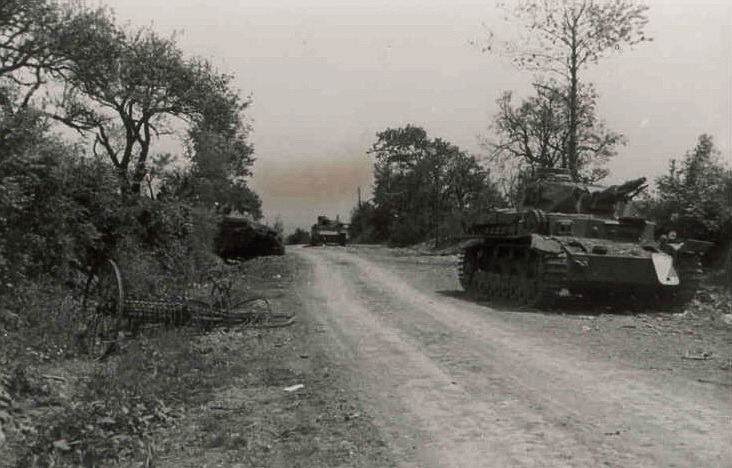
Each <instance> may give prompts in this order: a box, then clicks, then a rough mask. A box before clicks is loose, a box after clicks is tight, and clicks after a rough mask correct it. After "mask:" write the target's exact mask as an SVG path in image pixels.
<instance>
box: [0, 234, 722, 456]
mask: <svg viewBox="0 0 732 468" xmlns="http://www.w3.org/2000/svg"><path fill="white" fill-rule="evenodd" d="M456 263H457V258H456V257H455V256H450V255H446V256H429V255H417V254H416V253H415V252H414V251H410V250H405V249H388V248H385V247H373V246H348V247H335V246H327V247H290V248H288V254H287V255H286V256H284V257H265V258H259V259H255V260H252V261H250V262H247V263H245V264H243V265H241V266H239V267H238V268H239V269H238V270H237V271H238V272H239V273H238V277H237V278H236V281H235V282H234V284H233V288H234V292H235V293H236V294H238V295H244V296H247V295H263V296H265V297H267V298H268V299H269V300H270V302H271V304H272V308H273V309H274V311H275V312H278V313H288V314H292V315H294V316H295V317H296V321H295V323H294V324H293V325H291V326H288V327H284V328H254V327H251V326H246V327H232V328H230V329H219V330H215V331H212V332H209V333H190V332H186V333H187V334H186V335H185V336H184V338H183V340H182V341H183V345H184V346H185V347H186V349H187V350H188V351H189V352H190V353H192V354H188V356H192V358H195V359H196V360H197V359H199V358H200V359H201V363H202V364H201V366H205V369H197V368H196V366H192V365H189V366H188V367H186V368H185V372H188V373H197V372H201V373H202V375H204V374H205V379H195V378H187V379H184V380H183V381H185V382H191V388H188V389H187V391H188V393H190V394H191V395H196V394H197V395H198V397H196V398H187V399H185V401H184V402H183V403H179V404H177V405H174V404H173V403H169V402H166V404H165V405H168V406H169V407H170V408H169V409H168V408H167V407H166V406H165V405H163V410H164V411H163V412H164V413H165V417H164V418H162V420H160V421H159V423H157V424H151V425H150V427H149V430H148V432H147V434H146V437H145V440H146V441H147V442H146V444H147V445H146V447H147V455H146V456H144V457H142V458H140V457H137V458H125V457H122V458H121V461H120V462H119V463H118V464H117V465H116V466H120V467H122V466H157V467H171V468H172V467H219V466H221V467H336V466H338V467H389V466H399V467H483V466H485V467H504V466H542V467H544V466H557V467H565V466H570V467H571V466H577V467H586V466H617V467H629V466H637V467H640V466H642V467H647V466H664V467H666V466H679V467H687V466H715V467H716V466H720V467H722V466H732V453H731V451H730V447H732V326H731V325H730V324H728V323H726V322H725V314H730V312H732V311H731V310H726V309H720V308H717V309H710V308H704V307H703V306H701V305H694V306H692V307H690V308H689V309H688V310H687V311H685V312H683V313H679V312H668V311H652V312H649V311H640V312H639V311H634V312H630V311H623V310H608V309H606V308H599V309H588V308H587V306H586V305H580V306H577V305H570V304H568V305H567V308H566V309H565V310H563V311H552V312H542V311H538V310H535V309H530V308H524V307H516V306H514V305H511V304H496V303H490V302H486V301H483V300H481V298H479V297H471V296H469V295H466V294H465V293H463V292H461V290H460V287H459V285H458V283H457V280H456V275H455V266H456ZM161 336H163V337H164V336H165V335H161ZM151 339H157V340H158V341H156V343H157V345H158V346H163V347H164V346H166V343H165V341H164V340H162V341H161V338H160V337H158V338H155V337H152V338H151ZM179 345H180V343H178V346H179ZM170 346H173V344H172V343H171V344H170ZM126 353H127V354H126ZM129 354H130V351H126V350H125V347H123V349H122V350H121V351H120V353H119V354H118V355H117V356H114V357H113V358H112V359H111V361H112V362H110V363H107V364H105V365H107V366H110V365H112V364H114V360H115V359H116V360H122V359H124V357H125V356H126V355H129ZM90 365H93V364H89V363H84V364H83V366H84V369H86V367H88V366H90ZM100 365H101V364H100ZM79 366H81V364H79V362H78V361H74V362H69V363H61V364H60V365H58V366H56V367H49V368H47V369H44V370H43V372H44V373H46V374H51V375H58V376H69V378H68V381H69V382H70V381H72V380H73V379H71V377H70V374H72V373H73V372H74V369H77V368H79ZM181 372H183V371H181ZM176 382H178V381H177V380H176ZM63 390H64V392H65V393H68V395H69V396H68V397H67V398H69V399H73V389H69V388H64V389H63ZM26 404H29V403H27V402H26ZM156 411H159V410H156ZM156 421H158V419H156ZM71 443H73V441H71ZM6 459H7V458H6ZM0 460H2V457H0ZM1 465H2V463H0V466H1ZM9 466H13V465H9ZM15 466H18V465H15ZM90 466H94V465H90ZM96 466H111V464H109V463H107V464H101V465H96Z"/></svg>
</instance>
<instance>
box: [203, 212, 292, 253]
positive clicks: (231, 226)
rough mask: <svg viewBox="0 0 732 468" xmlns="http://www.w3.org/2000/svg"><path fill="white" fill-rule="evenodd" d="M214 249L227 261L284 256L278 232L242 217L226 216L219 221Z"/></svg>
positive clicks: (282, 242)
mask: <svg viewBox="0 0 732 468" xmlns="http://www.w3.org/2000/svg"><path fill="white" fill-rule="evenodd" d="M214 248H215V250H216V253H217V254H218V255H219V256H220V257H221V258H223V259H227V260H234V259H237V260H247V259H250V258H254V257H261V256H266V255H284V254H285V243H284V241H283V240H282V236H281V235H280V233H279V232H277V231H276V230H275V229H272V228H271V227H269V226H266V225H264V224H260V223H257V222H254V221H252V220H250V219H248V218H245V217H242V216H229V215H227V216H224V217H223V218H222V219H221V221H220V223H219V230H218V232H217V233H216V237H215V238H214Z"/></svg>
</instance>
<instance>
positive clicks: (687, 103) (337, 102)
mask: <svg viewBox="0 0 732 468" xmlns="http://www.w3.org/2000/svg"><path fill="white" fill-rule="evenodd" d="M102 3H104V4H106V5H109V6H110V7H112V8H113V9H114V11H115V13H116V16H117V19H118V21H119V22H123V23H124V22H130V23H131V24H133V25H152V26H153V27H154V29H155V30H156V31H158V32H159V33H161V34H169V33H171V32H172V31H179V32H181V33H182V35H181V36H180V40H179V44H180V46H181V48H182V49H183V50H184V51H185V52H186V53H188V54H191V55H198V56H202V57H205V58H207V59H209V60H210V61H211V62H212V63H214V64H215V65H216V66H217V67H218V68H219V69H220V70H221V71H226V72H229V73H232V74H234V75H235V76H236V79H235V84H236V86H237V87H238V88H239V89H240V90H241V92H242V94H243V95H248V94H251V95H252V96H253V98H254V105H253V106H252V107H251V108H250V110H249V113H248V115H249V116H250V117H251V118H252V119H253V125H254V132H253V134H252V141H253V143H254V145H255V154H256V157H257V162H256V163H255V166H254V177H253V178H252V180H251V181H250V183H251V185H252V187H253V188H254V189H255V190H256V191H257V193H259V195H260V196H261V198H262V200H263V202H264V206H263V208H264V211H265V216H266V218H267V219H268V220H273V219H274V218H275V217H276V216H279V217H280V218H281V219H282V220H283V221H284V222H285V225H286V227H287V228H288V230H291V229H293V228H294V227H295V226H302V227H306V228H307V227H309V226H310V224H312V223H313V222H314V220H315V217H316V215H318V214H326V215H329V216H331V217H334V216H335V215H337V214H340V215H341V217H342V218H347V217H348V214H349V212H350V209H351V208H352V207H353V205H354V204H355V203H356V199H357V195H356V194H357V189H358V187H361V188H362V191H363V196H364V198H367V197H368V196H370V187H371V186H370V184H371V168H372V162H373V161H372V160H371V159H370V158H369V157H368V156H367V155H366V153H365V151H366V150H367V149H368V148H369V147H370V145H371V144H372V143H373V142H374V141H375V134H376V132H378V131H380V130H382V129H384V128H386V127H398V126H403V125H406V124H407V123H412V124H415V125H419V126H422V127H424V128H425V129H426V130H427V132H428V134H429V135H430V136H432V137H441V138H443V139H445V140H447V141H450V142H451V143H454V144H457V145H458V146H460V147H461V148H463V149H465V150H468V151H470V152H471V153H473V154H475V155H476V156H480V154H481V148H480V146H479V143H478V137H479V136H481V135H483V136H485V135H486V134H487V127H488V125H489V123H490V121H491V118H492V116H493V115H494V114H495V112H496V104H495V102H496V100H497V99H498V98H499V97H500V95H501V94H502V92H503V91H504V90H513V91H515V92H516V93H517V94H518V95H519V96H526V95H527V93H528V92H530V83H531V80H532V76H531V74H530V73H528V72H523V71H519V70H516V69H514V68H513V67H512V66H511V65H510V64H509V63H508V62H507V60H505V59H503V58H501V57H499V56H497V55H493V54H485V53H481V52H480V51H479V50H478V49H477V48H475V47H472V46H470V45H469V41H470V40H471V39H478V38H480V37H481V36H483V35H484V33H485V28H484V26H483V24H485V25H488V26H490V27H497V26H498V24H499V22H500V18H501V15H500V12H499V11H498V10H496V8H495V1H494V0H486V1H482V2H481V1H469V0H452V1H443V0H439V1H438V0H423V1H418V0H391V1H384V0H376V1H373V0H372V1H356V2H349V1H346V0H318V1H315V0H301V1H294V0H267V1H262V0H256V1H245V0H242V1H239V0H106V1H103V2H102ZM509 3H510V2H509ZM645 3H646V4H647V5H648V6H650V10H649V18H650V22H649V24H648V26H647V33H648V34H649V35H650V36H651V37H653V39H654V41H653V42H651V43H647V44H642V45H640V46H637V47H636V48H635V49H634V50H631V51H626V52H624V53H622V54H620V55H617V56H614V57H611V58H609V59H606V60H604V61H603V62H601V63H600V64H599V65H596V66H593V67H592V68H590V69H588V70H587V71H585V72H583V73H584V77H585V79H586V80H588V81H591V82H593V83H594V84H595V86H596V88H597V90H598V91H599V93H600V100H599V109H598V111H599V115H600V117H601V118H603V119H604V120H605V121H606V124H607V126H608V128H609V129H611V130H614V131H617V132H620V133H622V134H624V135H625V136H626V137H627V139H628V144H627V146H625V147H623V148H620V151H619V155H618V157H617V158H615V160H614V161H612V162H611V164H610V166H609V167H610V169H611V176H610V178H609V179H607V181H608V182H618V181H621V180H623V179H626V178H635V177H639V176H641V175H645V176H647V177H649V178H654V177H656V176H657V175H659V174H661V173H663V172H664V171H666V170H667V167H668V162H669V160H670V159H672V158H678V157H680V156H682V155H683V154H684V153H685V152H686V151H687V150H689V149H691V148H692V147H693V146H694V145H695V143H696V139H697V137H698V136H699V134H701V133H709V134H711V135H713V137H714V139H715V143H716V145H717V147H718V148H719V149H720V150H721V151H722V154H723V157H724V158H725V159H727V160H728V161H729V160H730V146H731V140H732V135H731V133H732V58H731V57H732V37H731V35H730V29H732V27H731V26H730V25H731V23H732V1H730V0H717V1H706V2H705V1H701V2H693V1H680V0H676V1H673V0H672V1H668V0H652V1H647V2H645ZM505 32H506V33H507V34H508V33H510V32H511V31H510V30H505Z"/></svg>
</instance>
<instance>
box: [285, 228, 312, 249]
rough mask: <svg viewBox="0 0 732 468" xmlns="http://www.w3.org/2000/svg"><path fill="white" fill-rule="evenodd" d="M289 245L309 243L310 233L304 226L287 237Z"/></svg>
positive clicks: (286, 241)
mask: <svg viewBox="0 0 732 468" xmlns="http://www.w3.org/2000/svg"><path fill="white" fill-rule="evenodd" d="M285 243H286V244H287V245H296V244H309V243H310V233H309V232H308V231H306V230H305V229H302V228H297V229H295V232H293V233H292V234H290V235H289V236H287V237H286V238H285Z"/></svg>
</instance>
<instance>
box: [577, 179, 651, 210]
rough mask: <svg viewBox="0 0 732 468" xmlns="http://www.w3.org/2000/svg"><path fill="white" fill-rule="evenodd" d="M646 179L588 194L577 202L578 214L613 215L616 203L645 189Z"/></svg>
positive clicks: (622, 201) (634, 180) (624, 200)
mask: <svg viewBox="0 0 732 468" xmlns="http://www.w3.org/2000/svg"><path fill="white" fill-rule="evenodd" d="M646 187H647V185H646V178H645V177H640V178H638V179H633V180H629V181H627V182H625V183H623V184H620V185H611V186H610V187H608V188H606V189H602V190H596V191H593V192H588V193H585V194H583V195H582V197H581V198H580V200H579V207H578V210H577V211H578V212H580V213H594V214H613V213H614V212H615V206H616V205H617V204H618V203H624V202H627V201H628V200H630V199H631V198H633V197H634V196H636V195H638V194H639V193H640V192H641V190H643V189H645V188H646Z"/></svg>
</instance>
